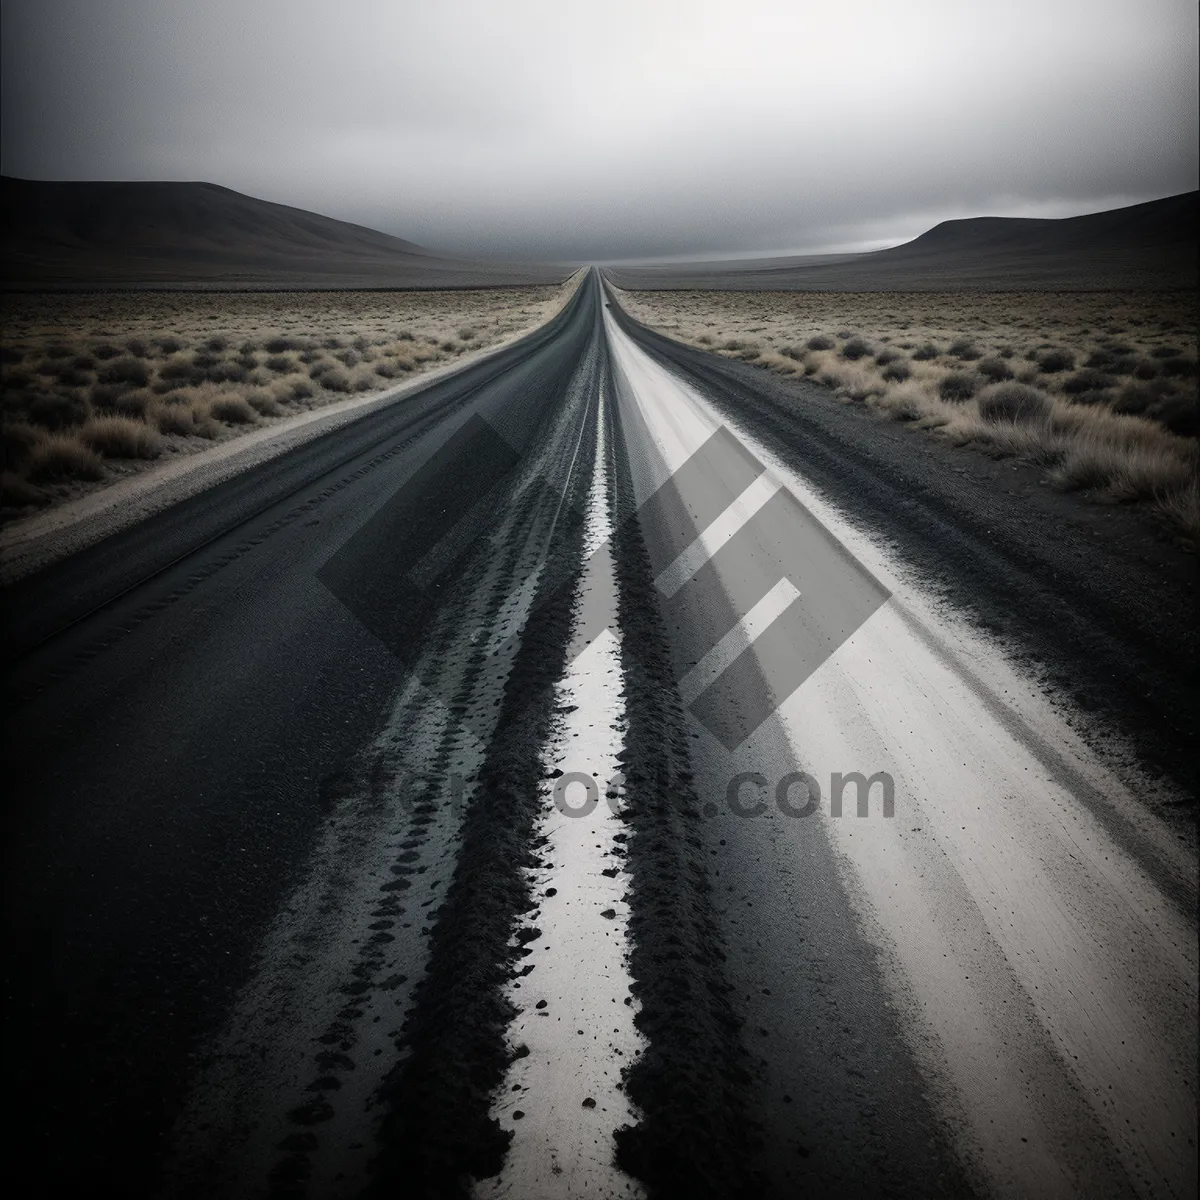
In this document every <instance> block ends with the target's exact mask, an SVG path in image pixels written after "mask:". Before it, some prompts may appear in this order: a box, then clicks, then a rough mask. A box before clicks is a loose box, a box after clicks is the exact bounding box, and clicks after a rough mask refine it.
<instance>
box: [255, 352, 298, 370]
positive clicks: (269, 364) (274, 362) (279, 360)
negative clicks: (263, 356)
mask: <svg viewBox="0 0 1200 1200" xmlns="http://www.w3.org/2000/svg"><path fill="white" fill-rule="evenodd" d="M263 365H264V366H265V367H266V368H267V370H268V371H275V372H276V373H277V374H280V375H286V374H287V373H288V372H289V371H294V370H295V369H296V360H295V359H294V358H289V357H288V356H287V355H286V354H272V355H271V356H270V357H269V358H268V359H267V361H266V362H265V363H264V364H263Z"/></svg>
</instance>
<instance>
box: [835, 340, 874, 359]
mask: <svg viewBox="0 0 1200 1200" xmlns="http://www.w3.org/2000/svg"><path fill="white" fill-rule="evenodd" d="M870 353H871V347H870V345H869V344H868V343H867V342H866V341H865V340H864V339H863V338H860V337H852V338H851V339H850V340H849V341H848V342H847V343H846V344H845V345H844V346H843V347H842V357H843V358H845V359H849V360H850V362H857V361H858V360H859V359H860V358H866V356H867V355H868V354H870Z"/></svg>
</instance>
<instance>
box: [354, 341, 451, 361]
mask: <svg viewBox="0 0 1200 1200" xmlns="http://www.w3.org/2000/svg"><path fill="white" fill-rule="evenodd" d="M451 345H453V343H451ZM333 357H334V358H336V359H337V360H338V362H340V363H341V364H342V365H343V366H346V367H353V366H356V365H357V364H358V361H359V356H358V355H357V354H355V353H354V351H353V350H339V351H338V352H337V353H336V354H334V356H333Z"/></svg>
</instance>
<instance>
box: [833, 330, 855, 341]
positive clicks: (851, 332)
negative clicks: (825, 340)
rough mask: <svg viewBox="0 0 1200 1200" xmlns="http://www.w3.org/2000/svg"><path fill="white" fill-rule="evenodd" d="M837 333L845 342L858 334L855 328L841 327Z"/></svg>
mask: <svg viewBox="0 0 1200 1200" xmlns="http://www.w3.org/2000/svg"><path fill="white" fill-rule="evenodd" d="M837 335H838V338H839V339H840V340H841V341H843V342H845V341H848V340H849V339H850V338H852V337H856V336H857V334H856V333H855V332H854V330H853V329H839V330H838V334H837Z"/></svg>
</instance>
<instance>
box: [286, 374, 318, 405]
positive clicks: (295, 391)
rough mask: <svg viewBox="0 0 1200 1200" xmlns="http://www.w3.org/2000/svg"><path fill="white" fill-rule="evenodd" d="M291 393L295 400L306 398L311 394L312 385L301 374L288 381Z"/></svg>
mask: <svg viewBox="0 0 1200 1200" xmlns="http://www.w3.org/2000/svg"><path fill="white" fill-rule="evenodd" d="M289 385H290V389H291V393H292V395H293V397H295V399H297V400H307V399H308V398H309V397H310V396H311V395H312V394H313V385H312V384H311V383H310V382H309V381H308V380H307V379H305V378H304V377H303V376H300V377H299V378H296V379H294V380H290V381H289Z"/></svg>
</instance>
